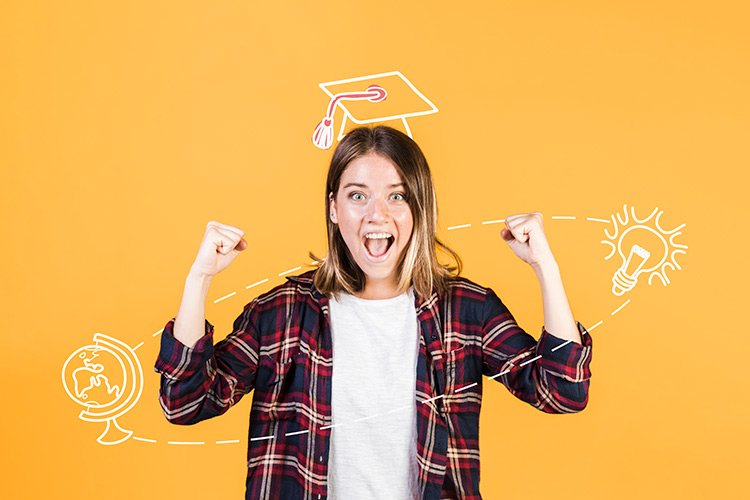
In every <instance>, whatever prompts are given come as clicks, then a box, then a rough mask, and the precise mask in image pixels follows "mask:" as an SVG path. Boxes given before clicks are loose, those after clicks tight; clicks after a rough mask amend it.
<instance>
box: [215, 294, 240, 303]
mask: <svg viewBox="0 0 750 500" xmlns="http://www.w3.org/2000/svg"><path fill="white" fill-rule="evenodd" d="M232 295H237V292H232V293H228V294H226V295H224V296H223V297H220V298H218V299H216V300H214V304H217V303H219V302H221V301H222V300H224V299H228V298H229V297H231V296H232Z"/></svg>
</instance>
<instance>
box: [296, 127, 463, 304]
mask: <svg viewBox="0 0 750 500" xmlns="http://www.w3.org/2000/svg"><path fill="white" fill-rule="evenodd" d="M368 153H377V154H380V155H382V156H384V157H386V158H388V159H390V160H391V161H392V162H393V163H394V164H395V165H396V168H397V170H398V173H399V175H400V176H401V179H402V180H403V182H404V183H405V184H406V188H407V196H406V199H407V203H408V205H409V208H410V210H411V215H412V218H413V220H414V226H413V230H412V234H411V237H410V238H409V243H408V245H407V247H406V249H405V251H404V252H403V255H402V258H401V259H400V261H399V263H398V266H397V276H398V289H399V291H401V292H405V291H407V290H408V288H409V286H410V285H413V286H414V292H415V293H416V294H417V295H419V296H421V297H425V298H426V297H429V296H430V294H431V293H432V292H433V291H436V292H438V293H445V292H446V291H447V290H448V286H449V285H448V280H450V279H451V278H452V277H454V276H458V275H459V274H461V270H462V269H463V264H462V262H461V258H460V257H459V256H458V254H457V253H456V252H454V251H453V250H451V249H450V248H448V246H446V245H445V244H444V243H443V242H442V241H440V239H438V237H437V235H436V226H437V215H438V211H437V199H436V196H435V187H434V185H433V183H432V175H431V174H430V167H429V165H428V164H427V159H426V158H425V156H424V154H423V153H422V150H421V149H420V147H419V145H417V143H416V142H414V141H413V140H412V139H411V137H409V136H408V135H406V134H404V133H403V132H401V131H399V130H396V129H394V128H391V127H387V126H385V125H380V126H377V127H358V128H355V129H353V130H351V131H350V132H349V133H348V134H346V136H345V137H344V138H343V139H342V140H341V142H339V144H338V146H337V147H336V149H335V151H334V152H333V157H332V158H331V164H330V166H329V168H328V177H327V179H326V193H325V204H326V226H327V233H328V255H327V256H326V257H325V259H319V258H317V257H316V256H315V255H314V254H313V253H312V252H310V253H309V255H310V257H311V258H312V259H313V260H314V261H315V264H316V265H317V266H318V269H317V271H316V273H315V281H314V283H315V286H316V287H317V288H318V289H319V290H320V291H321V292H322V293H324V294H326V295H328V296H329V297H330V296H331V295H332V294H336V293H338V292H341V291H346V292H348V293H350V294H354V292H359V291H362V290H363V289H364V287H365V281H366V276H365V274H364V272H363V271H362V269H360V267H359V266H358V265H357V263H356V262H355V260H354V258H353V257H352V255H351V253H350V251H349V248H348V247H347V246H346V242H345V241H344V238H343V237H342V236H341V233H340V231H339V228H338V225H337V224H334V223H333V222H331V213H330V211H331V208H330V202H329V195H333V196H334V197H335V196H336V194H337V193H338V190H339V184H340V182H341V176H342V175H343V173H344V171H345V170H346V167H347V166H349V164H350V163H351V162H352V161H353V160H354V159H355V158H358V157H360V156H363V155H366V154H368ZM437 249H442V250H443V251H444V252H446V253H448V254H450V256H451V257H452V258H453V259H454V260H455V262H456V265H455V266H452V265H448V264H441V263H440V262H438V259H437Z"/></svg>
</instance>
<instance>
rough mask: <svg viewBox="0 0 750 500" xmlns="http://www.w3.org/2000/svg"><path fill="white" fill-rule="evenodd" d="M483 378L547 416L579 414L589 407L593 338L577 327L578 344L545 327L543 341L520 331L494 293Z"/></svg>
mask: <svg viewBox="0 0 750 500" xmlns="http://www.w3.org/2000/svg"><path fill="white" fill-rule="evenodd" d="M483 313H484V321H483V326H482V336H483V341H482V373H483V374H484V375H486V376H488V377H491V378H493V379H495V380H499V381H500V382H501V383H502V384H503V385H505V387H507V388H508V390H509V391H510V392H511V394H513V395H514V396H516V397H517V398H518V399H520V400H522V401H525V402H527V403H529V404H530V405H532V406H534V407H535V408H537V409H539V410H541V411H543V412H546V413H575V412H579V411H581V410H583V409H584V408H585V407H586V404H587V402H588V392H589V383H590V381H589V379H590V378H591V369H590V366H589V365H590V363H591V345H592V341H591V335H590V334H589V333H588V331H587V330H586V329H585V328H584V327H583V325H581V323H579V322H576V326H577V327H578V331H579V332H580V334H581V341H582V342H583V344H579V343H578V342H575V341H572V340H571V341H567V340H565V339H561V338H559V337H556V336H555V335H553V334H551V333H550V332H548V331H547V330H546V329H544V327H543V328H542V333H541V336H540V337H539V340H538V341H537V340H535V339H534V337H532V336H531V335H529V334H528V333H526V332H525V331H524V330H523V329H522V328H521V327H519V326H518V324H517V323H516V320H515V319H514V318H513V315H512V314H511V312H510V311H509V310H508V308H507V307H506V306H505V304H503V303H502V301H501V300H500V299H499V298H498V296H497V295H496V294H495V292H494V291H493V290H492V289H488V294H487V297H486V299H485V303H484V308H483Z"/></svg>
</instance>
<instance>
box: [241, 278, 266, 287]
mask: <svg viewBox="0 0 750 500" xmlns="http://www.w3.org/2000/svg"><path fill="white" fill-rule="evenodd" d="M266 281H268V278H266V279H264V280H260V281H256V282H255V283H253V284H251V285H247V286H246V287H245V288H252V287H254V286H258V285H262V284H263V283H265V282H266Z"/></svg>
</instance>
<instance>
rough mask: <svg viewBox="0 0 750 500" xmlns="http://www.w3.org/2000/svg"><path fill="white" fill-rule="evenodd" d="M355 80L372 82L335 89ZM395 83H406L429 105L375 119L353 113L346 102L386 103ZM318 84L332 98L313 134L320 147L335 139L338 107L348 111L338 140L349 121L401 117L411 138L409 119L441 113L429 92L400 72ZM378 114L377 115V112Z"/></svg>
mask: <svg viewBox="0 0 750 500" xmlns="http://www.w3.org/2000/svg"><path fill="white" fill-rule="evenodd" d="M392 77H396V78H398V79H399V80H393V79H392ZM355 82H369V83H370V85H368V86H367V88H366V89H362V88H358V89H357V90H353V91H352V90H347V91H345V92H337V91H335V90H334V89H333V88H334V87H338V86H347V88H351V86H349V85H348V84H350V83H355ZM365 84H366V83H363V84H362V85H363V86H364V85H365ZM394 84H396V85H397V86H403V85H404V84H405V85H406V87H408V89H409V91H410V92H413V94H414V95H416V96H417V97H418V98H419V99H420V100H421V102H422V103H424V104H426V106H427V107H426V108H424V109H419V108H412V110H411V111H409V112H404V113H393V112H392V111H391V112H385V113H384V114H382V113H381V114H380V115H379V116H376V117H375V118H356V117H355V113H353V112H352V110H351V109H349V108H348V107H347V106H346V104H345V103H346V101H370V102H372V103H379V102H383V101H384V100H386V98H387V97H388V95H389V93H390V92H391V91H392V89H393V86H394ZM318 86H319V87H320V88H321V89H322V90H323V92H325V93H326V94H327V95H328V97H329V98H330V101H329V103H328V111H327V112H326V115H325V117H323V120H321V121H320V123H319V124H318V126H317V127H316V129H315V132H314V133H313V136H312V141H313V144H315V146H316V147H318V148H320V149H328V148H330V147H331V144H332V142H333V121H334V113H335V112H336V108H340V109H341V110H342V111H343V113H344V117H343V119H342V120H341V127H340V128H339V134H338V138H337V140H339V141H340V140H341V138H342V137H344V129H345V127H346V123H347V121H349V120H351V121H352V122H354V123H356V124H359V125H363V124H367V123H375V122H384V121H388V120H401V123H403V125H404V128H405V129H406V133H407V135H408V136H409V137H411V128H410V127H409V123H408V122H407V121H406V119H407V118H411V117H414V116H423V115H430V114H433V113H437V112H438V108H437V107H436V106H435V105H434V104H433V103H432V102H431V101H430V100H429V99H427V97H425V95H424V94H422V92H420V91H419V90H418V89H417V87H415V86H414V84H413V83H412V82H410V81H409V79H408V78H406V77H405V76H404V75H403V74H402V73H401V72H400V71H389V72H385V73H377V74H374V75H365V76H359V77H356V78H346V79H344V80H335V81H332V82H325V83H321V84H319V85H318ZM389 113H390V114H389ZM375 114H376V115H377V113H375Z"/></svg>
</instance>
